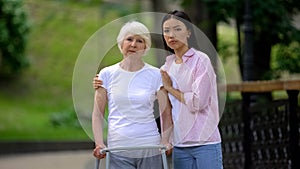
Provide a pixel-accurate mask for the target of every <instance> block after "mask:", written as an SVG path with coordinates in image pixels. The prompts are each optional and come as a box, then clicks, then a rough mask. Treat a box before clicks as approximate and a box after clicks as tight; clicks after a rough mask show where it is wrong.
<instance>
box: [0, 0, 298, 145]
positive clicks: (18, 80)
mask: <svg viewBox="0 0 300 169" xmlns="http://www.w3.org/2000/svg"><path fill="white" fill-rule="evenodd" d="M10 2H13V1H10ZM15 2H23V3H21V5H20V6H19V8H17V9H18V10H19V12H20V11H21V12H22V11H24V12H25V13H26V16H27V17H26V20H24V22H25V24H26V26H28V32H27V31H25V32H26V33H24V34H26V38H25V42H26V48H25V50H24V53H23V55H22V56H23V57H24V58H26V60H27V61H26V63H28V64H26V65H27V66H24V68H21V69H20V70H18V71H15V72H14V71H9V72H8V74H2V73H1V76H0V142H1V143H7V142H12V143H13V142H18V143H19V142H32V141H33V142H51V141H53V142H57V141H62V142H64V141H72V142H76V141H78V142H81V141H87V142H91V141H92V140H91V139H90V138H89V137H88V136H87V135H86V133H85V132H84V130H83V129H82V128H81V125H80V123H79V121H78V120H77V115H76V112H75V110H74V106H73V99H72V77H73V70H74V66H75V62H76V59H77V57H78V55H79V53H80V50H81V49H82V47H83V45H84V44H85V42H86V41H87V40H88V39H89V37H90V36H91V35H92V34H93V33H95V32H96V31H97V30H98V29H100V28H101V27H102V26H104V25H105V24H108V23H109V22H111V21H113V20H115V19H118V18H120V17H123V16H126V15H129V14H133V13H138V12H146V11H159V12H167V11H169V10H172V9H185V10H188V11H190V12H191V15H192V17H193V18H194V20H197V14H195V11H197V10H195V9H194V8H196V9H197V7H198V10H199V11H201V10H200V9H199V5H198V6H197V5H195V4H199V3H198V2H200V1H196V0H195V1H194V0H183V1H178V0H163V1H156V0H152V1H150V0H128V1H118V0H114V1H105V0H101V1H97V0H23V1H15ZM201 2H202V5H203V3H204V4H205V3H206V6H201V5H200V7H203V8H201V9H205V10H208V9H209V10H211V11H212V12H213V13H214V14H215V15H216V16H217V17H218V19H217V20H216V22H215V25H214V26H215V28H216V32H215V33H216V34H215V35H216V36H215V37H214V36H212V35H211V34H213V33H212V32H210V31H208V32H207V35H208V36H209V37H214V38H215V39H212V42H213V43H214V44H217V47H216V49H217V51H218V54H219V56H220V58H221V60H222V63H223V66H224V70H225V74H226V80H227V83H228V84H230V83H241V82H242V81H243V77H242V75H241V74H242V73H241V71H240V65H241V64H240V63H239V49H238V45H239V44H238V41H237V39H238V36H239V35H238V33H237V28H238V27H237V26H236V25H237V20H238V19H243V15H239V14H243V13H238V12H240V11H239V10H233V8H234V9H235V8H238V7H237V6H240V5H239V4H243V3H242V1H238V0H227V1H226V0H224V1H222V0H219V1H218V0H215V1H210V0H202V1H201ZM211 2H215V6H213V7H212V6H210V5H213V4H210V3H211ZM289 2H291V4H293V5H291V4H290V6H289V5H288V1H284V3H285V4H284V7H286V11H282V10H283V9H282V8H279V7H278V6H276V3H277V4H279V1H277V0H268V1H263V2H260V1H255V4H254V5H261V6H262V7H261V9H262V10H261V11H259V10H254V9H253V11H254V13H255V12H256V13H255V15H259V14H257V13H259V12H260V13H262V14H261V16H263V14H264V16H265V17H262V18H261V20H263V21H261V22H259V23H269V22H270V18H272V17H277V15H275V14H276V13H279V12H282V13H283V14H285V13H288V14H287V16H286V20H287V23H285V22H284V23H283V22H281V24H282V25H283V24H287V25H285V28H284V29H280V28H278V27H280V26H278V24H280V23H276V20H274V21H273V22H274V23H276V26H277V27H274V28H270V27H269V31H275V33H273V34H278V35H277V36H278V37H277V38H274V43H271V44H272V45H271V47H272V50H271V55H270V70H272V71H270V72H267V75H268V76H267V78H266V79H263V78H262V77H260V78H258V79H257V80H272V79H299V74H298V73H299V72H300V51H299V50H300V45H299V42H300V38H299V34H300V33H299V28H300V24H299V23H300V21H299V20H300V19H299V9H300V4H299V2H297V1H289ZM2 3H9V0H2ZM243 5H244V4H243ZM264 5H265V6H264ZM207 6H210V7H212V9H211V8H208V7H207ZM279 6H283V5H282V4H279ZM2 7H4V6H2ZM193 7H194V8H193ZM238 9H243V7H241V8H238ZM266 9H268V10H266ZM278 9H280V10H278ZM2 10H3V9H2ZM263 10H266V11H263ZM216 11H219V12H218V13H216ZM230 11H235V12H236V13H235V12H232V13H230ZM16 12H17V11H16ZM282 13H280V14H279V15H283V14H282ZM268 14H270V15H271V14H272V15H274V16H269V15H268ZM200 16H205V15H204V14H202V15H200ZM288 16H289V17H288ZM5 19H7V18H4V19H3V17H2V18H0V20H1V21H3V20H5ZM201 19H202V20H201V21H202V23H206V22H208V21H209V19H211V18H209V17H203V18H201ZM254 19H255V18H254ZM276 19H277V18H276ZM280 19H281V18H280ZM288 19H291V20H288ZM198 22H199V21H198ZM271 22H272V20H271ZM288 23H290V25H289V24H288ZM207 25H208V26H207ZM207 25H206V26H207V27H206V26H205V24H204V25H199V27H200V28H201V26H204V27H203V30H204V32H205V31H207V30H206V29H208V28H209V27H210V25H209V23H208V24H207ZM268 26H270V25H266V26H265V27H268ZM289 26H291V27H293V28H295V29H292V31H290V35H286V34H285V33H286V31H288V30H289V28H290V27H289ZM1 28H3V27H1ZM239 28H240V29H241V30H240V32H241V35H240V36H241V38H240V39H241V40H243V38H244V35H243V24H241V25H240V27H239ZM9 29H12V28H9ZM201 29H202V28H201ZM254 29H256V27H254ZM260 29H263V28H260ZM278 31H279V32H278ZM280 31H282V32H280ZM2 33H3V31H2ZM263 33H264V32H263ZM296 35H297V36H296ZM0 36H2V37H3V34H0ZM0 39H1V38H0ZM2 39H3V38H2ZM271 40H273V39H271ZM216 42H217V43H216ZM1 45H2V44H1ZM241 45H244V43H243V42H242V43H241ZM3 48H4V46H1V50H3ZM116 50H117V49H116ZM279 51H286V52H285V53H284V52H283V53H284V54H281V55H279V54H278V53H280V52H279ZM21 52H22V51H21ZM286 53H289V54H288V55H286ZM283 55H284V56H283ZM0 56H1V57H2V58H1V61H2V60H3V54H1V55H0ZM260 57H261V59H262V60H264V57H263V56H260ZM286 60H289V61H290V62H292V63H286V64H283V65H280V64H279V63H283V62H285V61H286ZM112 62H115V60H112ZM0 63H3V62H0ZM0 66H2V67H5V66H3V64H2V65H1V64H0ZM297 66H298V67H297ZM0 68H1V67H0ZM1 70H3V69H1ZM91 81H92V79H91ZM90 85H91V88H92V84H91V83H90ZM272 94H273V97H274V98H281V97H283V98H286V97H287V95H286V93H285V92H273V93H272ZM239 98H241V95H240V93H234V92H233V93H231V94H230V95H228V100H234V99H239ZM298 98H299V97H298ZM298 100H299V99H298Z"/></svg>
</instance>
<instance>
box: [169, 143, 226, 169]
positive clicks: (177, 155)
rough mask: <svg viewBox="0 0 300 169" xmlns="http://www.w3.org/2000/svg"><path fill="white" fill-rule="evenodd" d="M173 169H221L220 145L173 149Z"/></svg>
mask: <svg viewBox="0 0 300 169" xmlns="http://www.w3.org/2000/svg"><path fill="white" fill-rule="evenodd" d="M172 154H173V165H174V169H223V164H222V148H221V144H220V143H218V144H209V145H203V146H195V147H174V148H173V153H172Z"/></svg>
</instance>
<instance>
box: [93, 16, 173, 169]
mask: <svg viewBox="0 0 300 169" xmlns="http://www.w3.org/2000/svg"><path fill="white" fill-rule="evenodd" d="M117 42H118V47H119V49H120V51H121V53H122V55H123V59H122V61H121V62H119V63H117V64H114V65H112V66H108V67H106V68H104V69H102V70H101V71H100V73H99V79H100V80H101V81H103V83H102V84H101V86H100V87H99V88H98V89H96V91H95V98H94V109H93V116H92V127H93V134H94V138H95V144H96V147H95V149H94V156H95V157H97V158H99V159H101V158H104V157H105V154H101V153H100V149H103V148H105V147H106V145H105V144H104V140H103V124H104V113H105V106H106V104H108V111H109V114H108V138H107V144H108V148H114V147H120V146H121V147H131V146H146V145H151V146H152V145H159V144H160V143H161V137H160V134H159V132H158V128H157V124H156V122H155V118H154V114H153V104H154V101H155V99H156V98H158V103H159V106H160V110H161V112H163V111H171V109H170V107H169V106H168V102H166V101H167V94H166V93H163V91H162V90H160V89H161V87H162V81H161V75H160V71H159V69H158V68H155V67H153V66H150V65H149V64H147V63H144V62H143V60H142V57H143V55H144V54H145V53H146V51H147V50H148V49H149V48H150V46H151V38H150V33H149V30H148V29H147V28H146V26H145V25H143V24H142V23H140V22H136V21H133V22H128V23H126V24H125V25H124V26H123V27H122V28H121V30H120V32H119V35H118V37H117ZM168 107H169V108H168ZM166 114H169V113H166ZM110 166H111V168H110V169H120V168H126V169H161V168H162V159H161V155H160V154H159V151H158V150H135V151H129V152H126V151H125V152H124V151H121V152H112V154H111V156H110Z"/></svg>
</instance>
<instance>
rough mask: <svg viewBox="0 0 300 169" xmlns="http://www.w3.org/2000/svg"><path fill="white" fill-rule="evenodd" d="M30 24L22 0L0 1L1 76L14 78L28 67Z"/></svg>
mask: <svg viewBox="0 0 300 169" xmlns="http://www.w3.org/2000/svg"><path fill="white" fill-rule="evenodd" d="M28 33H29V23H28V21H27V14H26V11H25V8H24V5H23V2H22V0H0V75H1V76H12V75H14V74H15V73H19V72H20V71H21V70H22V69H23V68H25V67H26V66H28V59H27V58H26V57H25V49H26V44H27V37H28Z"/></svg>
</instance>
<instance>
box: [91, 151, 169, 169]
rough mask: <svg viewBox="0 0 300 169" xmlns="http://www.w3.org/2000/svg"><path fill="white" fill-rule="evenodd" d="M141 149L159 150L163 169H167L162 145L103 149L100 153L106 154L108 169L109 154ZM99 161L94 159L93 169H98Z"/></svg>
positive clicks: (107, 167) (107, 166)
mask: <svg viewBox="0 0 300 169" xmlns="http://www.w3.org/2000/svg"><path fill="white" fill-rule="evenodd" d="M141 149H159V150H160V151H161V155H162V161H163V167H164V169H168V168H169V167H168V162H167V156H166V149H167V148H166V146H163V145H153V146H138V147H115V148H104V149H102V150H100V153H106V167H105V168H106V169H109V167H110V166H109V165H110V164H109V161H110V152H112V151H120V150H141ZM99 165H100V159H96V164H95V169H99Z"/></svg>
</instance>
